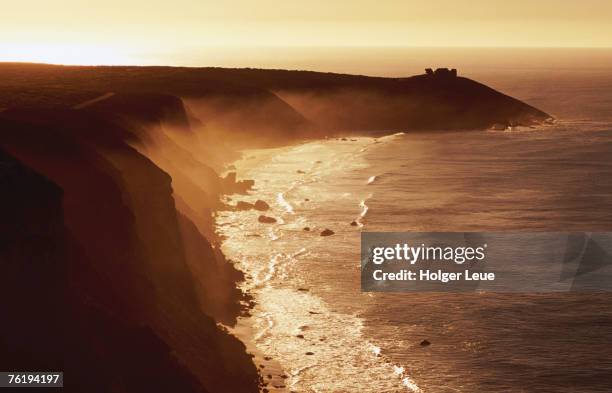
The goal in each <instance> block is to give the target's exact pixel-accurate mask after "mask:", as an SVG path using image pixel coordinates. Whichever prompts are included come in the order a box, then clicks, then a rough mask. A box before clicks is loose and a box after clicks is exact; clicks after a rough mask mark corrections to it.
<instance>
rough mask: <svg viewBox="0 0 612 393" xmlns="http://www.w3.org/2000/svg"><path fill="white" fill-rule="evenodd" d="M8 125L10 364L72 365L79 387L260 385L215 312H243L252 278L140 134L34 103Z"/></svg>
mask: <svg viewBox="0 0 612 393" xmlns="http://www.w3.org/2000/svg"><path fill="white" fill-rule="evenodd" d="M0 130H1V138H0V148H1V149H3V150H4V151H5V152H6V153H4V155H3V159H4V161H5V162H8V164H4V165H3V166H2V167H3V168H7V167H8V168H10V171H6V170H5V172H4V173H3V175H4V176H3V177H2V180H3V193H2V196H1V197H0V198H1V200H0V206H1V207H2V209H4V210H6V211H7V212H8V211H10V212H11V215H10V217H12V220H10V221H8V222H5V223H4V225H3V227H2V230H3V234H4V235H6V236H5V237H4V239H6V243H4V244H3V245H4V246H3V248H2V259H0V263H1V264H2V265H3V267H4V268H7V269H8V270H9V271H10V272H11V274H7V275H3V280H5V281H6V282H5V284H6V285H3V286H2V287H3V291H5V293H4V294H5V295H6V296H5V298H6V299H8V298H10V299H13V301H12V302H11V304H10V305H5V306H4V307H5V308H7V309H6V310H5V314H4V315H5V316H7V319H8V320H10V321H11V323H8V324H4V327H3V330H2V336H1V337H0V340H1V341H2V343H3V354H4V355H3V356H2V358H3V359H4V360H5V361H7V362H9V361H10V364H11V367H8V363H7V367H8V368H7V369H9V368H15V367H17V365H21V366H22V367H17V368H21V369H63V370H64V371H65V372H67V373H68V374H69V375H70V376H71V378H67V383H69V386H67V388H68V389H69V391H100V392H108V391H130V392H132V391H133V392H141V391H142V392H148V391H152V390H155V391H159V390H160V389H161V390H163V391H184V392H196V391H209V392H217V391H236V392H254V391H257V385H258V378H259V377H258V374H257V371H256V369H255V366H254V365H253V363H252V361H251V358H250V356H249V355H248V354H246V351H245V347H244V345H242V343H240V342H239V341H238V340H237V339H235V338H234V337H233V336H231V335H229V334H228V333H227V332H225V331H224V330H223V329H222V328H219V327H218V326H217V324H216V321H215V319H213V317H215V318H217V320H225V321H227V322H228V323H231V321H232V319H233V318H235V316H236V315H237V313H238V311H239V307H238V302H239V301H240V293H239V292H238V291H237V290H236V288H235V280H237V279H239V278H240V276H239V274H238V273H237V272H236V271H235V270H233V267H232V266H231V265H230V264H228V263H226V262H225V260H222V259H221V260H219V259H218V258H219V255H218V253H217V252H216V251H215V249H214V248H213V246H212V245H211V243H210V242H209V241H208V240H207V239H206V238H205V237H204V236H203V235H202V234H201V232H200V231H199V230H198V229H197V228H196V226H195V225H194V224H193V223H192V222H191V220H190V219H189V218H188V217H187V216H185V215H184V214H182V213H180V212H179V211H178V210H177V208H176V204H175V200H174V197H173V189H172V187H171V178H170V176H169V175H168V174H167V173H165V172H164V171H162V170H161V169H160V168H159V167H158V166H156V165H155V164H154V163H153V162H152V161H151V160H150V159H148V158H147V157H145V156H144V155H142V154H141V153H139V152H138V151H137V150H135V149H134V148H133V147H131V146H130V145H129V144H127V143H126V142H125V138H126V136H128V135H131V132H130V131H129V130H127V129H122V128H121V127H120V126H118V125H117V124H116V123H114V122H112V121H105V120H104V119H102V118H99V117H94V114H92V113H87V112H83V111H78V110H71V109H64V110H61V109H53V110H45V109H31V108H30V109H15V110H9V111H5V112H3V113H1V114H0ZM7 217H9V215H7ZM196 245H197V246H196ZM217 302H218V303H219V304H215V303H217ZM40 307H43V310H39V308H40ZM33 310H37V312H33ZM38 311H40V312H38ZM43 326H44V328H42V327H43ZM57 340H63V341H59V342H58V341H57ZM41 342H45V343H47V344H44V345H42V346H41V347H40V348H39V346H38V344H40V343H41ZM47 347H49V348H48V349H47ZM5 355H10V356H5ZM9 359H10V360H9ZM17 359H19V360H17ZM18 362H20V363H18ZM83 364H87V367H83ZM51 366H52V367H51ZM94 373H95V375H94ZM105 377H108V382H106V383H101V382H100V379H101V378H105Z"/></svg>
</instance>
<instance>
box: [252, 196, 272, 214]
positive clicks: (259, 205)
mask: <svg viewBox="0 0 612 393" xmlns="http://www.w3.org/2000/svg"><path fill="white" fill-rule="evenodd" d="M253 207H254V208H255V210H259V211H262V212H263V211H266V210H270V205H268V203H267V202H266V201H262V200H261V199H258V200H256V201H255V204H254V205H253Z"/></svg>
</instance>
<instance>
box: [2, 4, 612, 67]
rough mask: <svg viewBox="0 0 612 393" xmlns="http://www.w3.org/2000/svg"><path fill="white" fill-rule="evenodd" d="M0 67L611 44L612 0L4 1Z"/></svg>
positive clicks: (600, 45) (603, 45)
mask: <svg viewBox="0 0 612 393" xmlns="http://www.w3.org/2000/svg"><path fill="white" fill-rule="evenodd" d="M0 9H1V10H2V11H1V12H0V61H7V60H23V61H47V62H60V63H61V62H64V63H70V64H74V63H77V64H78V63H83V64H92V63H98V64H109V63H110V64H113V63H126V62H130V61H131V60H132V59H135V58H136V57H137V56H140V57H141V58H144V57H143V56H153V57H154V56H159V58H162V57H164V56H166V58H168V57H171V56H181V54H184V53H189V52H193V51H198V50H202V49H205V48H223V49H224V50H227V49H228V48H234V49H235V50H236V51H239V50H240V48H256V47H262V46H263V47H269V46H273V47H291V48H298V47H337V46H342V47H396V46H397V47H415V46H416V47H432V46H433V47H612V1H611V0H580V1H578V0H512V1H509V0H471V1H465V0H464V1H461V0H456V1H452V0H436V1H433V2H432V1H424V0H418V1H415V0H401V1H400V0H378V1H365V0H351V1H348V0H341V1H334V0H327V1H319V0H310V1H299V2H298V1H286V0H284V1H283V0H259V1H247V0H227V1H218V0H215V1H208V0H199V1H188V0H173V1H158V0H146V1H143V0H132V1H130V0H107V1H97V0H91V1H83V0H79V1H76V0H54V1H48V0H37V1H33V0H19V1H11V0H0Z"/></svg>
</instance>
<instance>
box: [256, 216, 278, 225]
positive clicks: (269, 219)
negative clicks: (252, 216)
mask: <svg viewBox="0 0 612 393" xmlns="http://www.w3.org/2000/svg"><path fill="white" fill-rule="evenodd" d="M257 221H259V222H263V223H264V224H274V223H275V222H276V218H274V217H268V216H263V215H262V216H259V218H258V219H257Z"/></svg>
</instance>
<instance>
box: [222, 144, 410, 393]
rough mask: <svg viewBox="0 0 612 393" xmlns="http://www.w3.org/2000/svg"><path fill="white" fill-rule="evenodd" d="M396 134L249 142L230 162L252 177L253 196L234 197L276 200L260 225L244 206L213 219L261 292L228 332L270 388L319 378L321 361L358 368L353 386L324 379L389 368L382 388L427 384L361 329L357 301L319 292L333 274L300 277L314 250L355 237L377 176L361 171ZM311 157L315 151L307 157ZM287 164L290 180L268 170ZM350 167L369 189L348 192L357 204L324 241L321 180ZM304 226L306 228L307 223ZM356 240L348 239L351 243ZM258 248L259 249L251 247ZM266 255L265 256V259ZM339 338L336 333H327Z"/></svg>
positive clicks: (367, 384) (363, 383)
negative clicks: (346, 303)
mask: <svg viewBox="0 0 612 393" xmlns="http://www.w3.org/2000/svg"><path fill="white" fill-rule="evenodd" d="M400 134H401V133H400ZM396 136H398V134H392V135H388V136H385V137H381V138H372V137H358V138H355V137H353V138H334V139H326V140H318V141H310V142H306V143H301V144H297V145H292V146H287V147H282V148H271V149H257V150H247V151H244V152H243V154H242V158H241V159H239V160H237V161H236V162H234V163H232V164H231V165H233V166H230V167H231V168H236V169H235V171H236V172H237V174H238V177H239V178H244V179H253V180H255V186H254V190H253V192H252V193H249V195H232V196H231V197H230V199H229V200H228V201H230V202H231V203H236V201H238V200H240V201H247V202H250V203H252V202H253V201H254V200H256V199H263V200H265V201H266V202H268V203H269V204H270V205H271V210H270V211H268V212H263V214H266V215H272V216H273V217H275V219H277V223H276V224H273V225H268V224H254V223H255V222H256V216H257V215H258V214H259V213H261V212H252V211H251V212H249V211H247V212H244V211H243V212H219V213H218V214H217V216H216V220H215V223H216V230H217V232H218V233H219V234H220V237H221V238H222V239H224V240H223V242H222V250H223V252H224V254H225V255H227V256H228V258H229V259H231V260H233V261H234V263H235V266H236V267H237V268H238V269H239V270H241V271H242V272H243V273H244V276H245V281H244V282H243V283H242V284H241V289H242V290H243V291H244V292H245V293H246V294H247V295H248V296H249V297H252V298H253V300H254V302H253V304H252V305H251V306H252V307H251V308H250V313H249V315H247V316H245V317H241V318H239V320H238V323H237V325H236V326H235V327H234V328H233V329H230V331H231V332H232V334H234V335H235V336H236V337H238V338H239V339H240V340H241V341H242V342H243V343H244V344H245V345H246V347H247V351H248V352H249V353H250V354H252V355H253V356H254V362H255V364H256V366H257V367H258V369H259V370H260V373H261V375H262V377H263V381H264V383H267V384H266V385H265V386H264V388H265V389H267V391H271V392H273V391H278V392H283V391H295V390H297V391H302V390H304V389H305V387H308V388H311V387H312V388H313V389H316V385H317V382H318V381H317V380H318V379H319V378H317V377H315V376H314V375H320V374H321V373H322V370H323V368H324V367H326V366H329V367H338V368H339V369H340V368H343V367H344V368H346V367H347V365H349V364H350V365H351V366H350V367H351V369H350V370H347V372H348V375H354V377H353V378H354V379H356V381H354V383H355V385H353V386H350V384H351V383H353V382H350V381H324V382H322V383H320V387H321V388H323V387H328V388H329V387H333V388H336V389H338V390H342V389H345V390H346V389H349V390H350V389H361V390H363V389H364V388H365V389H366V391H369V390H368V389H370V390H372V391H374V390H375V389H373V386H374V385H373V384H374V380H372V378H374V377H373V375H374V374H376V375H378V376H379V377H380V375H385V374H386V375H388V377H389V381H387V382H386V383H384V384H383V385H381V384H380V381H376V383H378V385H377V386H378V387H379V388H380V387H381V386H384V388H385V391H397V392H405V391H409V392H410V391H412V392H419V391H421V390H420V389H419V387H418V386H417V385H416V383H415V382H414V381H413V380H412V379H411V378H410V377H409V376H408V375H407V374H406V372H405V368H404V367H403V366H401V365H397V364H391V363H389V361H388V359H387V358H386V356H385V355H384V354H381V349H380V348H379V347H378V346H377V345H375V344H374V343H372V342H370V341H369V340H368V339H366V338H365V337H363V335H362V331H363V328H364V321H363V320H361V318H360V317H358V316H357V315H354V312H351V311H350V310H337V309H335V306H334V305H333V304H329V303H328V302H327V301H326V300H325V299H324V298H325V296H323V297H321V296H322V294H321V293H320V291H321V290H322V289H323V287H325V286H327V285H328V284H330V283H329V282H328V283H325V282H319V283H318V284H317V283H309V282H308V280H304V279H303V277H301V278H298V277H299V276H300V275H301V274H302V273H298V272H297V271H299V270H301V269H306V270H308V267H307V266H308V263H309V260H310V258H313V257H315V259H316V258H318V256H317V255H316V254H317V253H319V252H320V250H321V249H324V248H325V247H328V244H329V241H332V243H331V244H334V245H338V244H341V243H338V242H345V241H347V238H346V236H350V237H351V239H357V238H355V237H354V236H358V234H359V233H360V231H361V228H363V225H364V223H363V220H364V219H365V216H366V213H367V209H368V207H367V204H366V201H367V199H368V197H371V194H369V191H367V186H368V185H369V184H372V183H373V182H374V181H376V180H375V176H374V175H372V176H366V177H364V178H363V179H361V178H362V177H363V175H362V174H361V172H362V171H363V170H367V168H368V165H367V163H366V162H365V161H364V152H365V151H366V150H368V149H370V148H374V147H376V146H377V145H380V144H383V142H385V141H388V140H391V139H393V138H394V137H396ZM304 157H310V158H311V159H310V160H308V161H307V160H304V159H303V158H304ZM326 161H327V162H326ZM321 166H325V168H321ZM298 167H299V168H298ZM281 168H283V170H285V175H284V176H283V177H282V179H283V182H284V184H278V183H271V182H270V179H269V178H266V176H265V174H266V173H267V171H271V173H270V176H276V177H278V170H280V169H281ZM232 170H233V169H232ZM275 171H276V172H275ZM348 173H351V174H353V175H356V176H358V178H359V180H358V182H359V184H360V187H362V188H363V193H364V194H367V195H350V196H349V195H348V194H352V193H351V192H349V191H346V192H341V194H342V195H343V197H345V198H346V201H347V202H348V201H351V202H348V203H350V206H352V208H351V210H353V209H354V213H348V214H347V215H345V216H344V217H345V218H343V219H342V221H341V222H335V224H333V225H331V224H329V225H327V226H329V227H330V229H332V230H333V231H336V234H335V235H334V236H331V238H330V239H331V240H326V238H325V237H322V236H320V235H319V232H320V231H322V230H323V229H325V228H327V226H325V225H324V224H323V222H321V223H317V222H315V221H314V220H315V219H316V218H315V217H317V215H321V214H323V215H325V213H326V212H325V209H324V208H323V207H324V206H326V201H325V198H329V197H330V196H333V195H326V194H325V193H320V192H319V191H317V186H316V184H318V183H319V182H321V181H328V180H330V179H332V180H333V179H334V178H335V177H337V176H345V175H347V174H348ZM370 177H371V178H372V179H369V178H370ZM303 190H305V191H304V192H306V193H312V196H310V197H307V198H303V196H304V195H306V194H302V191H303ZM275 196H276V197H275ZM285 197H286V199H285ZM317 198H322V199H323V200H322V201H321V203H322V204H321V205H317V206H316V207H313V206H312V205H313V204H317V203H318V201H317ZM313 213H314V216H313V215H312V214H313ZM352 222H353V223H355V224H352ZM306 227H308V229H309V230H308V231H304V228H306ZM236 237H240V239H237V238H236ZM354 241H355V240H350V241H348V243H347V244H348V245H349V246H350V247H352V246H353V245H354V244H353V242H354ZM244 242H247V243H244ZM343 247H344V245H343ZM258 249H259V250H260V253H259V254H257V251H255V253H254V254H253V250H258ZM288 250H289V252H288ZM264 258H265V259H268V262H267V263H266V261H265V259H264ZM347 262H349V263H350V261H347ZM331 285H333V283H332V284H331ZM358 296H360V297H368V296H369V295H367V294H358ZM323 331H324V332H325V334H324V335H321V334H320V333H319V332H323ZM311 336H313V338H310V337H311ZM332 337H333V338H334V339H333V341H329V342H328V338H330V339H331V338H332ZM350 343H352V344H350ZM357 343H359V344H358V345H357V346H356V347H355V348H354V349H353V350H352V351H348V352H347V351H344V352H345V354H344V355H343V357H344V359H342V358H341V357H342V356H341V357H340V358H339V357H338V353H339V352H340V351H341V348H342V347H343V346H346V345H353V346H355V344H357ZM272 352H274V353H272ZM277 355H278V358H277ZM262 366H263V367H262ZM360 368H363V369H360ZM370 373H372V375H369V374H370ZM365 374H368V375H365ZM270 376H271V378H270ZM368 378H370V379H368ZM330 384H331V385H330Z"/></svg>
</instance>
